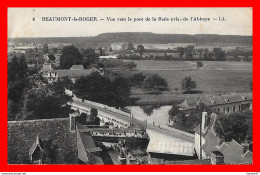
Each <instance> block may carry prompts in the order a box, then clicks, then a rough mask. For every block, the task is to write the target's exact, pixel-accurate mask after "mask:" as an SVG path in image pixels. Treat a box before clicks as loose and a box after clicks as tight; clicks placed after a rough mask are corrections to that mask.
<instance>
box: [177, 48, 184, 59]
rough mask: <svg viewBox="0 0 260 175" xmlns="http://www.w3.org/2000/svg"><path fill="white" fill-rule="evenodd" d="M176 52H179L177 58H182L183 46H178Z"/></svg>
mask: <svg viewBox="0 0 260 175" xmlns="http://www.w3.org/2000/svg"><path fill="white" fill-rule="evenodd" d="M177 52H178V53H179V58H180V59H183V55H184V48H183V47H178V48H177Z"/></svg>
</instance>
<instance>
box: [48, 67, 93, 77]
mask: <svg viewBox="0 0 260 175" xmlns="http://www.w3.org/2000/svg"><path fill="white" fill-rule="evenodd" d="M52 72H57V73H58V77H59V78H62V77H70V78H76V77H80V76H87V75H90V74H91V73H92V72H93V69H84V70H69V69H60V70H53V71H52Z"/></svg>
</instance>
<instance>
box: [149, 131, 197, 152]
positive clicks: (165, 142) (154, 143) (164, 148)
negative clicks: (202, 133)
mask: <svg viewBox="0 0 260 175" xmlns="http://www.w3.org/2000/svg"><path fill="white" fill-rule="evenodd" d="M147 133H148V135H149V138H150V141H149V144H148V147H147V152H153V153H164V154H175V155H183V156H193V155H194V143H191V142H187V141H184V140H181V139H176V138H173V137H170V136H166V135H164V136H162V135H161V134H159V133H157V132H155V131H152V130H147Z"/></svg>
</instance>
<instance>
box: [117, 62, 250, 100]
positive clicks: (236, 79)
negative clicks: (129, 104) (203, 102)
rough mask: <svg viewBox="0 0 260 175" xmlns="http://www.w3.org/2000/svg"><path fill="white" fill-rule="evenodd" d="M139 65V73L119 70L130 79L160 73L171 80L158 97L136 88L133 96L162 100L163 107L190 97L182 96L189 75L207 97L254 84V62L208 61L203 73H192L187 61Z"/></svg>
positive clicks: (245, 88)
mask: <svg viewBox="0 0 260 175" xmlns="http://www.w3.org/2000/svg"><path fill="white" fill-rule="evenodd" d="M135 62H136V63H137V70H136V71H126V70H116V72H117V73H119V74H121V75H122V76H124V77H130V76H131V75H133V74H135V73H139V72H142V73H143V74H144V75H150V74H158V75H160V76H161V77H163V78H165V79H166V80H167V82H168V86H169V89H168V91H164V92H162V93H161V94H157V95H154V94H151V93H150V91H147V90H143V89H141V88H135V87H134V88H132V89H131V92H132V96H133V97H136V98H139V99H140V101H139V102H140V103H153V104H154V103H156V101H158V103H162V104H172V103H174V102H176V101H180V100H182V99H183V98H185V97H186V95H184V94H182V90H181V81H182V79H184V78H185V77H187V76H191V78H192V79H193V80H195V81H196V83H197V87H196V89H195V90H197V91H201V93H204V94H209V93H210V94H218V93H222V94H224V93H232V92H237V93H242V92H250V82H252V63H250V62H228V61H222V62H217V61H207V62H204V64H205V65H206V68H205V69H202V70H201V69H196V70H192V69H191V68H192V67H193V65H192V62H185V61H153V60H142V61H139V60H138V61H135ZM194 63H195V62H194ZM174 89H175V90H176V89H178V90H177V92H176V91H175V92H173V90H174ZM189 95H191V94H189ZM195 95H199V94H195Z"/></svg>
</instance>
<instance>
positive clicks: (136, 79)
mask: <svg viewBox="0 0 260 175" xmlns="http://www.w3.org/2000/svg"><path fill="white" fill-rule="evenodd" d="M144 79H145V76H144V75H143V74H142V73H136V74H134V75H133V76H132V77H131V78H130V82H131V84H133V85H138V86H141V85H142V83H143V81H144Z"/></svg>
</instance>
